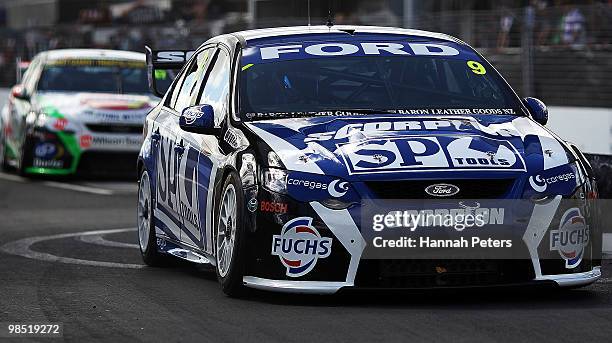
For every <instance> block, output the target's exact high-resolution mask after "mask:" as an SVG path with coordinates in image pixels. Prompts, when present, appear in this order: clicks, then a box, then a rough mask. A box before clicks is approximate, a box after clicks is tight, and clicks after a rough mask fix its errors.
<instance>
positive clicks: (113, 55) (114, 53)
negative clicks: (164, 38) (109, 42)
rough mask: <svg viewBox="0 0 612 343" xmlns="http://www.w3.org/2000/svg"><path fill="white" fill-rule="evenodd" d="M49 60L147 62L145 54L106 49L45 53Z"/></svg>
mask: <svg viewBox="0 0 612 343" xmlns="http://www.w3.org/2000/svg"><path fill="white" fill-rule="evenodd" d="M44 56H45V58H46V59H48V60H57V59H79V58H87V59H117V60H129V61H142V62H144V61H145V54H143V53H140V52H133V51H122V50H106V49H59V50H49V51H46V52H44Z"/></svg>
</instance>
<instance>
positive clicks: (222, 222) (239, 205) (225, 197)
mask: <svg viewBox="0 0 612 343" xmlns="http://www.w3.org/2000/svg"><path fill="white" fill-rule="evenodd" d="M243 210H244V194H243V193H242V186H241V184H240V181H239V179H238V175H237V174H236V173H234V172H232V173H230V174H229V175H228V176H227V178H226V179H225V182H223V187H222V188H221V193H220V196H219V197H218V199H217V201H216V203H215V217H214V218H215V230H214V248H215V261H216V263H215V271H216V273H217V280H218V281H219V285H220V286H221V289H222V290H223V293H225V294H226V295H228V296H230V297H238V296H241V295H243V294H244V291H245V288H244V285H243V281H242V278H243V276H244V243H245V242H244V241H245V236H246V233H245V228H244V217H243V215H244V212H243Z"/></svg>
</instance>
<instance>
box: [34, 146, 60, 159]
mask: <svg viewBox="0 0 612 343" xmlns="http://www.w3.org/2000/svg"><path fill="white" fill-rule="evenodd" d="M58 148H61V147H59V146H57V145H55V143H38V144H37V145H36V147H35V148H34V156H35V157H38V158H42V159H44V160H51V159H57V158H58V157H60V155H62V154H59V152H60V151H59V150H60V149H58Z"/></svg>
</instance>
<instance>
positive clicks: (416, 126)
mask: <svg viewBox="0 0 612 343" xmlns="http://www.w3.org/2000/svg"><path fill="white" fill-rule="evenodd" d="M448 111H450V110H443V109H414V110H398V111H397V112H398V114H411V115H414V114H422V115H431V114H444V113H438V112H448ZM452 111H453V112H456V113H454V114H457V115H459V114H500V115H501V114H510V115H512V114H514V113H515V112H514V110H513V109H511V108H510V109H452ZM498 112H499V113H498ZM446 114H448V113H446ZM329 115H334V116H335V115H336V114H335V113H334V114H331V113H330V114H329ZM470 130H476V131H479V132H483V133H486V134H490V135H493V136H504V137H515V136H519V133H518V131H517V130H516V129H514V128H513V127H511V126H506V127H488V126H485V125H482V124H481V123H479V122H478V121H477V120H475V119H474V118H466V119H449V120H442V119H417V118H415V119H411V120H399V121H373V122H367V123H350V124H346V125H344V126H342V127H341V128H339V129H338V130H335V131H328V132H320V133H313V134H309V135H308V136H307V137H306V139H305V141H306V142H310V141H325V140H330V139H333V140H342V139H348V138H352V136H354V135H357V136H358V137H387V136H398V135H402V134H405V133H408V132H415V131H434V132H435V131H451V132H452V131H470Z"/></svg>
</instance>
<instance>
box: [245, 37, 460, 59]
mask: <svg viewBox="0 0 612 343" xmlns="http://www.w3.org/2000/svg"><path fill="white" fill-rule="evenodd" d="M457 47H458V46H457ZM256 49H257V48H253V50H256ZM249 50H250V49H249ZM258 50H259V56H258V57H260V58H261V60H262V61H266V60H276V59H287V58H288V59H296V58H309V57H334V56H346V55H353V56H368V55H386V56H389V55H397V56H410V55H414V56H445V57H449V56H457V55H459V50H458V49H456V48H455V47H452V46H450V44H448V45H447V44H436V43H408V42H400V41H395V42H392V43H390V42H367V43H365V42H364V43H345V42H343V43H339V42H329V43H317V44H308V43H305V44H291V45H275V46H266V47H261V48H259V49H258ZM250 53H252V51H249V53H246V54H245V55H247V56H248V55H250Z"/></svg>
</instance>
